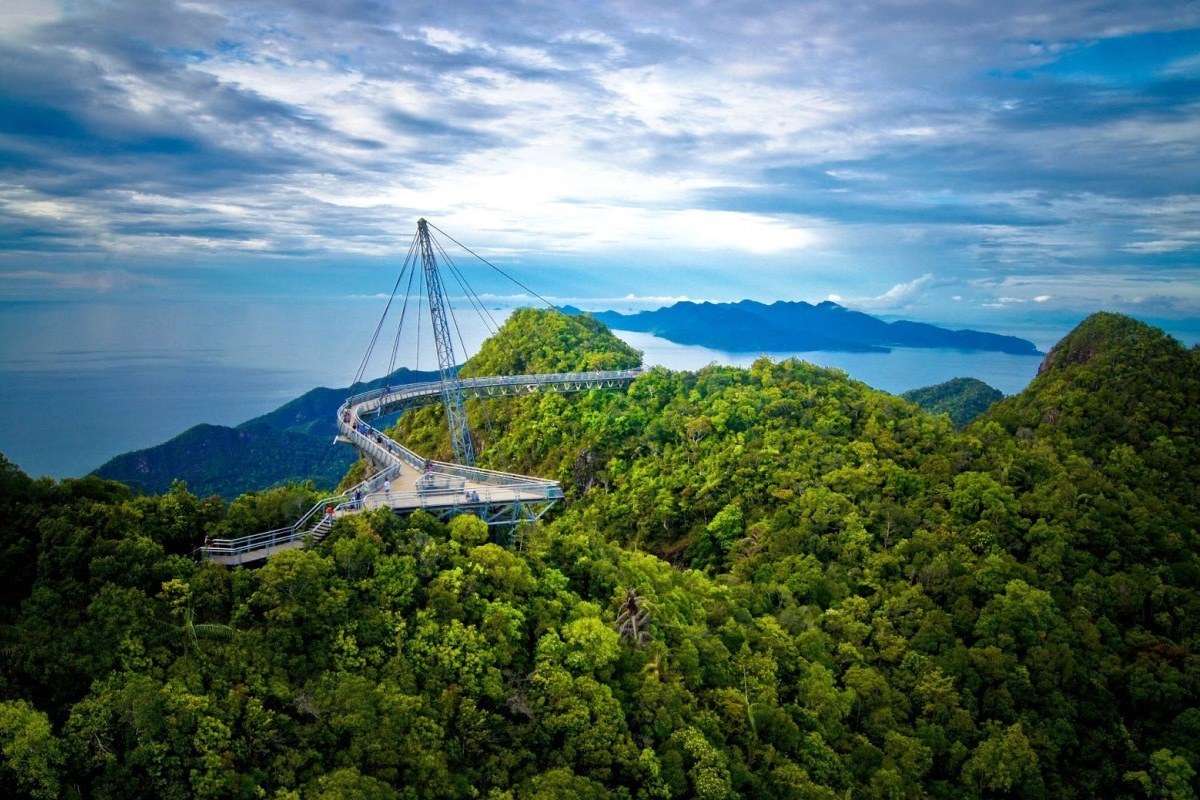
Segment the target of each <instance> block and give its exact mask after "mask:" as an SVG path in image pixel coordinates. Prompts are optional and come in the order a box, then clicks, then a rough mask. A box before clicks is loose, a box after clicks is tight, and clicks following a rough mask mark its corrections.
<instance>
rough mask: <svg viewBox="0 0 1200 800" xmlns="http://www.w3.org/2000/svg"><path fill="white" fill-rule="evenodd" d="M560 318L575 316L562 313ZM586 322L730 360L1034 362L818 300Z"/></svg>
mask: <svg viewBox="0 0 1200 800" xmlns="http://www.w3.org/2000/svg"><path fill="white" fill-rule="evenodd" d="M564 310H565V311H568V312H569V313H574V314H583V313H584V312H582V311H580V310H579V309H577V308H573V307H571V306H567V307H566V308H565V309H564ZM592 316H595V317H596V319H598V320H600V321H601V322H603V323H604V324H605V325H608V326H609V327H611V328H616V329H617V330H625V331H641V332H644V333H652V334H654V335H655V336H661V337H662V338H664V339H670V340H671V341H673V342H678V343H679V344H695V345H701V346H703V347H712V348H715V349H718V350H726V351H731V352H745V353H748V352H763V351H764V350H768V351H770V350H774V351H786V350H793V351H805V350H843V351H849V352H880V353H881V352H886V351H887V350H888V349H889V348H891V347H943V348H954V349H959V350H988V351H993V352H1001V353H1015V354H1017V355H1037V354H1038V349H1037V347H1036V346H1035V345H1034V344H1033V342H1030V341H1028V340H1026V339H1020V338H1018V337H1016V336H1002V335H999V334H995V333H984V332H983V331H974V330H950V329H948V328H941V327H938V326H936V325H929V324H927V323H924V322H910V321H908V320H897V321H895V322H885V321H884V320H881V319H879V318H877V317H873V316H871V315H870V314H864V313H863V312H861V311H853V310H851V309H848V308H846V307H844V306H841V305H838V304H837V303H834V302H832V301H830V300H826V301H824V302H821V303H817V304H816V305H812V304H810V303H805V302H802V301H801V302H790V301H785V300H779V301H776V302H774V303H771V304H769V305H768V304H765V303H759V302H756V301H754V300H741V301H738V302H736V303H707V302H705V303H693V302H690V301H683V302H679V303H675V304H674V305H670V306H666V307H665V308H658V309H654V310H652V311H639V312H638V313H636V314H620V313H618V312H616V311H598V312H596V313H595V314H593V315H592Z"/></svg>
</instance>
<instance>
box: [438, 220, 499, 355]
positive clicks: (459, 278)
mask: <svg viewBox="0 0 1200 800" xmlns="http://www.w3.org/2000/svg"><path fill="white" fill-rule="evenodd" d="M430 239H432V241H433V243H434V245H435V246H436V247H437V249H438V252H440V253H441V254H442V259H443V260H444V261H445V262H446V267H447V268H448V269H449V270H450V274H451V275H452V276H454V280H455V281H456V282H457V283H458V285H459V287H460V288H461V289H462V290H463V295H464V296H465V297H466V300H467V302H468V303H469V304H470V305H471V308H472V309H474V310H475V312H476V313H477V314H478V315H479V319H480V320H481V321H482V322H483V326H484V327H485V328H487V331H488V333H492V334H494V333H495V332H496V331H497V330H499V328H500V326H499V325H498V324H496V320H495V318H494V317H493V316H492V315H491V313H490V312H488V310H487V308H486V307H485V306H484V305H483V301H482V300H481V299H480V298H479V295H478V294H477V293H476V292H475V289H474V288H472V287H471V284H470V283H468V282H467V279H466V278H465V277H464V276H463V274H462V271H461V270H459V268H458V265H457V264H455V263H454V259H452V258H451V257H450V254H449V253H447V252H446V249H445V248H444V247H442V243H441V242H440V241H438V239H437V237H433V236H431V237H430ZM489 320H490V322H489ZM466 357H467V354H466V353H465V352H464V353H463V358H466Z"/></svg>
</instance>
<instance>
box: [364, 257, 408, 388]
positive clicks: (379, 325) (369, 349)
mask: <svg viewBox="0 0 1200 800" xmlns="http://www.w3.org/2000/svg"><path fill="white" fill-rule="evenodd" d="M416 245H417V237H416V234H413V238H412V241H411V242H410V243H409V245H408V254H407V255H406V256H405V257H404V263H403V265H401V267H400V274H399V275H397V276H396V283H395V285H394V286H392V293H391V294H390V295H388V300H387V304H386V305H385V306H384V307H383V314H382V315H380V317H379V322H378V323H376V325H375V332H374V333H373V334H371V341H370V343H369V344H368V345H367V352H365V353H363V357H362V361H361V362H360V363H359V365H358V371H357V372H356V373H355V374H354V381H353V383H358V382H359V381H361V380H362V379H363V375H364V374H365V373H366V371H367V364H368V363H369V362H370V360H371V353H372V352H373V351H374V350H375V343H376V342H377V341H378V340H379V332H380V331H381V330H382V329H383V323H384V321H385V320H386V319H387V315H388V311H389V310H390V309H391V307H392V301H393V300H395V299H396V292H397V291H399V290H400V281H401V280H403V278H404V271H405V270H406V269H407V268H408V265H409V262H410V259H411V258H412V254H413V251H414V250H415V248H416Z"/></svg>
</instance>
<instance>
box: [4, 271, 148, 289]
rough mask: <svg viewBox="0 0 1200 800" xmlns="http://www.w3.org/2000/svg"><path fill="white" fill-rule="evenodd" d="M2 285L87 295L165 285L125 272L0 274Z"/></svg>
mask: <svg viewBox="0 0 1200 800" xmlns="http://www.w3.org/2000/svg"><path fill="white" fill-rule="evenodd" d="M0 281H5V282H10V283H13V284H18V285H29V286H36V287H43V288H51V289H65V290H71V291H88V292H96V293H100V294H106V293H108V292H112V291H116V290H118V289H131V288H134V287H138V286H161V285H163V283H164V281H162V280H161V279H159V278H155V277H152V276H149V275H138V274H135V273H132V272H127V271H125V270H119V269H118V270H100V271H92V272H51V271H49V270H41V269H24V270H9V271H0Z"/></svg>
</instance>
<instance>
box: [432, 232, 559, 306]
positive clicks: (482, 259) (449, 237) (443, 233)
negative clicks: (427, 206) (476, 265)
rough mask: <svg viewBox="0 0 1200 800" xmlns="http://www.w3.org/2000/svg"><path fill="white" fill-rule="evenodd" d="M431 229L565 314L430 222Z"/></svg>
mask: <svg viewBox="0 0 1200 800" xmlns="http://www.w3.org/2000/svg"><path fill="white" fill-rule="evenodd" d="M429 227H431V228H433V229H434V230H436V231H437V232H438V233H440V234H442V235H443V236H445V237H446V238H447V239H449V240H450V241H452V242H454V243H455V244H456V245H458V246H459V247H461V248H462V249H463V250H466V251H467V252H468V253H470V254H471V255H473V256H475V257H476V258H478V259H479V260H480V261H482V262H483V263H485V264H487V265H488V266H489V267H491V268H492V269H494V270H496V272H499V273H500V274H501V275H503V276H504V277H506V278H508V279H509V280H510V281H512V282H513V283H515V284H516V285H517V286H520V287H521V288H522V289H524V290H525V291H526V292H528V293H529V294H531V295H533V296H534V297H536V298H537V299H538V300H541V301H542V302H543V303H545V304H546V305H547V306H548V307H549V308H551V309H553V310H554V311H557V312H559V313H560V314H561V313H563V312H562V309H560V308H559V307H558V306H556V305H554V304H553V303H551V302H550V301H549V300H547V299H546V298H544V297H542V296H541V295H540V294H538V293H537V292H535V291H534V290H533V289H530V288H529V287H528V286H526V285H525V284H523V283H521V282H520V281H519V280H517V279H516V278H514V277H513V276H512V275H509V274H508V273H507V272H505V271H504V270H502V269H500V268H499V267H497V266H496V265H495V264H493V263H492V262H490V261H488V260H487V259H486V258H484V257H483V256H481V255H479V253H476V252H475V251H474V250H472V249H471V248H469V247H467V246H466V245H465V244H463V243H462V242H460V241H459V240H458V239H455V238H454V237H453V236H451V235H450V234H448V233H446V232H445V231H444V230H442V229H441V228H439V227H438V226H437V225H434V224H433V223H432V222H429Z"/></svg>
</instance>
